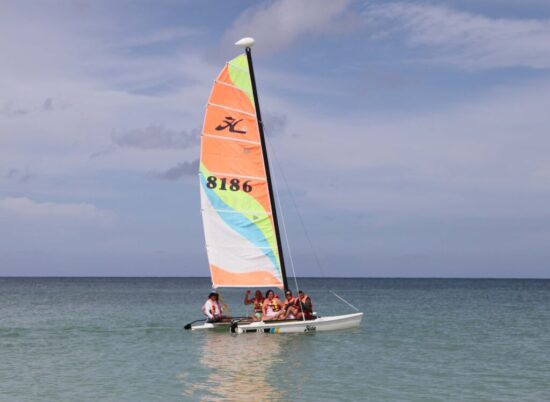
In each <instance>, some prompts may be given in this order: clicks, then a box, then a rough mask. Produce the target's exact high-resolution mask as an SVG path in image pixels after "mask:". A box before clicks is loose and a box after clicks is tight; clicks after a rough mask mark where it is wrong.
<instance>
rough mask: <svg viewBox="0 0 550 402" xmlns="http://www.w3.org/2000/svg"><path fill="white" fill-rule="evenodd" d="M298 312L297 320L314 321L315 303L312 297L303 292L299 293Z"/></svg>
mask: <svg viewBox="0 0 550 402" xmlns="http://www.w3.org/2000/svg"><path fill="white" fill-rule="evenodd" d="M297 307H298V312H297V314H296V318H298V319H302V318H305V319H306V320H313V319H314V318H315V317H314V316H313V303H312V302H311V297H309V296H308V295H307V294H306V293H305V292H304V291H303V290H299V291H298V305H297Z"/></svg>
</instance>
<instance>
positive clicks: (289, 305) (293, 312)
mask: <svg viewBox="0 0 550 402" xmlns="http://www.w3.org/2000/svg"><path fill="white" fill-rule="evenodd" d="M283 310H284V312H285V315H284V317H282V319H285V320H287V319H288V320H293V319H295V318H296V316H297V315H298V313H299V312H300V308H299V306H298V298H297V297H294V296H293V295H292V290H290V289H288V290H287V291H286V292H285V302H284V303H283Z"/></svg>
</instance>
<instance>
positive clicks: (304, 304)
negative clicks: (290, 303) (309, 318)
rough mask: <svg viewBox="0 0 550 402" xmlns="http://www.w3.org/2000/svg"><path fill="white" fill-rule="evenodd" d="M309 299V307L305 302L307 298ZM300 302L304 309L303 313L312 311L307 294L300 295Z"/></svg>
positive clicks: (311, 304)
mask: <svg viewBox="0 0 550 402" xmlns="http://www.w3.org/2000/svg"><path fill="white" fill-rule="evenodd" d="M308 299H309V307H308V305H307V304H306V303H307V300H308ZM299 300H300V304H301V305H302V309H303V310H304V313H311V312H312V311H313V303H312V302H311V297H309V296H308V295H304V296H302V297H300V299H299Z"/></svg>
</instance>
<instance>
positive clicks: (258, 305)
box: [244, 289, 264, 321]
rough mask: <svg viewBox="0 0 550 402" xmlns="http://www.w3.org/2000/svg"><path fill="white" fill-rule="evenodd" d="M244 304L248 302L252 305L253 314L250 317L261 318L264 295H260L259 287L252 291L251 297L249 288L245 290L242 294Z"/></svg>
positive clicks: (255, 319)
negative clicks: (252, 295)
mask: <svg viewBox="0 0 550 402" xmlns="http://www.w3.org/2000/svg"><path fill="white" fill-rule="evenodd" d="M244 304H245V305H247V306H248V305H249V304H252V305H254V315H253V316H252V319H253V320H254V321H258V320H261V319H262V307H263V304H264V296H263V295H262V291H261V290H259V289H258V290H256V292H255V293H254V298H253V299H251V298H250V290H247V291H246V294H245V295H244Z"/></svg>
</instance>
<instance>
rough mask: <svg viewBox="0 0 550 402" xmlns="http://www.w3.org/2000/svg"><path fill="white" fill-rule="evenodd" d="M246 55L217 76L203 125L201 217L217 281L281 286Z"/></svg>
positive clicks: (228, 284)
mask: <svg viewBox="0 0 550 402" xmlns="http://www.w3.org/2000/svg"><path fill="white" fill-rule="evenodd" d="M254 104H255V103H254V95H253V91H252V82H251V78H250V71H249V67H248V61H247V58H246V55H244V54H243V55H241V56H238V57H236V58H235V59H233V60H231V61H230V62H229V63H227V64H226V66H225V67H224V69H223V70H222V71H221V73H220V74H219V76H218V78H217V79H216V81H215V82H214V86H213V88H212V92H211V94H210V98H209V100H208V105H207V107H206V116H205V119H204V126H203V129H202V141H201V161H200V172H199V176H200V188H201V206H202V219H203V225H204V235H205V238H206V249H207V253H208V261H209V264H210V273H211V276H212V283H213V285H214V287H267V286H270V287H271V286H273V287H279V288H282V287H283V279H282V274H281V264H280V256H279V252H278V246H277V239H276V232H275V226H274V220H273V214H272V212H273V211H272V205H271V202H270V195H269V191H270V190H269V186H268V180H267V175H266V170H265V164H264V155H263V152H262V143H261V138H260V131H259V126H258V120H257V118H256V110H255V107H254Z"/></svg>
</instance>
